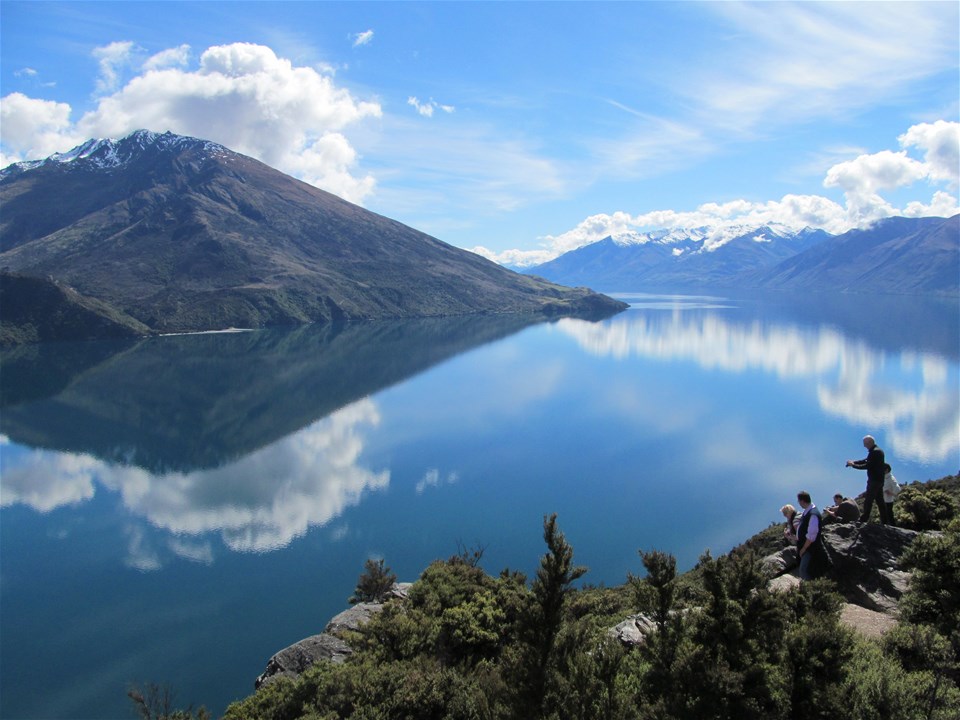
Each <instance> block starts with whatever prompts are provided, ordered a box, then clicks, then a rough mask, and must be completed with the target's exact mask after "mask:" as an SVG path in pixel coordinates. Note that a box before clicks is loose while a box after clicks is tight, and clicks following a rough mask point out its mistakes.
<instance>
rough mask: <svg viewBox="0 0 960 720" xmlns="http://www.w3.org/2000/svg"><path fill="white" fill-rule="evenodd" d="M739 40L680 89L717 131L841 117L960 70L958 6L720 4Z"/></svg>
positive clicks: (716, 9)
mask: <svg viewBox="0 0 960 720" xmlns="http://www.w3.org/2000/svg"><path fill="white" fill-rule="evenodd" d="M706 7H707V8H708V9H709V10H711V11H713V12H715V13H717V14H718V15H720V16H721V17H722V18H723V19H725V20H726V21H727V22H728V23H729V24H730V26H731V28H732V29H733V30H734V31H735V32H736V33H737V36H735V37H732V38H731V39H730V40H729V42H728V44H727V48H726V50H727V52H725V53H722V54H718V55H716V56H714V57H712V58H711V60H712V62H711V63H709V64H704V65H703V69H702V70H700V71H694V72H692V73H691V74H690V75H691V80H690V81H689V82H685V83H683V85H682V87H681V88H680V91H681V92H682V93H683V94H684V95H685V97H687V98H688V100H689V101H690V102H691V103H693V104H694V106H695V107H696V108H698V113H699V114H700V115H702V116H704V117H708V118H713V119H715V122H716V124H717V126H718V127H726V128H728V129H731V130H735V131H752V130H754V129H756V128H758V127H760V126H761V125H763V126H768V125H769V124H770V123H771V122H777V121H789V122H796V121H797V120H803V119H807V118H814V117H819V116H830V117H837V115H838V114H841V113H843V112H846V111H857V110H859V109H860V108H863V107H866V106H868V105H870V104H873V103H875V102H876V101H877V100H878V99H881V98H884V97H889V96H890V95H894V94H900V93H902V92H904V91H905V89H907V90H909V88H910V87H911V86H913V85H915V84H916V83H917V82H918V81H919V80H921V79H923V78H926V77H929V76H932V75H934V74H937V73H940V72H942V71H943V69H944V68H950V67H956V52H957V43H956V37H957V34H956V22H957V19H956V9H955V6H951V5H950V4H949V3H905V4H899V3H882V4H877V3H711V4H708V5H707V6H706Z"/></svg>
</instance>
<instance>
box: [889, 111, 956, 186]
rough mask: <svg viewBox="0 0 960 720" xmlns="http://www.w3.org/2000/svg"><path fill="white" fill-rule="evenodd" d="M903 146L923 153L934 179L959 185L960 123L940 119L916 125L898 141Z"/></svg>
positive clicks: (928, 173)
mask: <svg viewBox="0 0 960 720" xmlns="http://www.w3.org/2000/svg"><path fill="white" fill-rule="evenodd" d="M897 139H898V140H899V141H900V145H901V146H903V147H905V148H908V147H917V148H920V149H921V150H924V156H923V161H924V165H925V167H926V171H927V175H928V177H930V178H931V179H932V180H943V181H946V182H948V183H950V184H951V187H957V185H958V184H960V123H955V122H947V121H945V120H937V121H936V122H935V123H922V124H920V125H914V126H913V127H911V128H910V129H909V130H907V132H905V133H904V134H903V135H901V136H900V137H899V138H897Z"/></svg>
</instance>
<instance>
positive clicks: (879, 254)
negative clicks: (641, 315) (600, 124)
mask: <svg viewBox="0 0 960 720" xmlns="http://www.w3.org/2000/svg"><path fill="white" fill-rule="evenodd" d="M527 272H529V273H531V274H533V275H538V276H540V277H544V278H547V279H549V280H552V281H554V282H558V283H564V284H569V285H586V286H590V287H593V288H598V289H601V290H603V291H605V292H618V291H619V292H626V291H643V290H648V289H656V290H663V289H670V290H677V291H680V290H690V289H698V290H699V289H703V288H716V289H722V288H738V289H744V288H771V289H790V290H813V291H824V290H829V291H841V292H865V293H890V294H933V295H958V294H960V215H957V216H954V217H952V218H949V219H944V218H937V217H930V218H904V217H894V218H887V219H885V220H881V221H879V222H877V223H876V224H874V225H873V226H872V227H870V228H869V229H866V230H851V231H850V232H847V233H844V234H843V235H836V236H834V235H830V234H828V233H826V232H824V231H822V230H812V229H805V230H801V231H799V232H795V231H791V230H789V229H787V228H784V227H780V226H772V225H763V226H759V227H737V228H727V229H724V230H722V231H711V230H708V229H705V228H697V229H692V230H671V231H659V232H653V233H642V234H641V233H634V234H625V235H620V236H616V237H607V238H605V239H603V240H600V241H599V242H595V243H593V244H591V245H586V246H584V247H581V248H578V249H576V250H572V251H570V252H568V253H565V254H564V255H561V256H560V257H558V258H556V259H554V260H551V261H550V262H547V263H544V264H542V265H538V266H536V267H534V268H530V269H529V270H528V271H527Z"/></svg>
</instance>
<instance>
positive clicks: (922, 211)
mask: <svg viewBox="0 0 960 720" xmlns="http://www.w3.org/2000/svg"><path fill="white" fill-rule="evenodd" d="M958 212H960V203H958V202H957V198H955V197H954V196H953V195H950V194H949V193H946V192H944V191H943V190H938V191H937V192H935V193H934V194H933V199H932V200H931V201H930V204H929V205H925V204H924V203H922V202H917V201H913V202H909V203H907V206H906V207H905V208H904V209H903V214H904V216H905V217H953V216H954V215H956V214H957V213H958Z"/></svg>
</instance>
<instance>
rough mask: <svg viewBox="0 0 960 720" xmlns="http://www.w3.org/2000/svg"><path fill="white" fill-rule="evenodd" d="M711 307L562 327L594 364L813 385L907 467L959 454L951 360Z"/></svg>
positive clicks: (919, 329)
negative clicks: (640, 360)
mask: <svg viewBox="0 0 960 720" xmlns="http://www.w3.org/2000/svg"><path fill="white" fill-rule="evenodd" d="M705 300H709V299H698V301H696V302H690V301H689V300H681V299H677V300H675V301H669V299H668V300H667V302H664V299H663V298H649V299H644V300H643V301H642V302H641V303H640V304H639V305H638V306H635V307H634V309H633V310H631V311H628V312H626V313H624V314H621V315H619V316H618V317H616V318H614V319H613V320H611V321H610V322H607V323H604V324H589V323H584V322H581V321H578V320H574V319H564V320H561V321H560V322H559V323H557V328H558V329H559V330H561V331H562V332H565V333H567V334H569V335H570V336H572V337H573V338H575V339H576V340H577V342H578V343H579V344H580V346H581V347H583V348H584V349H585V350H587V351H588V352H591V353H593V354H596V355H602V356H611V357H615V358H620V359H622V358H627V357H631V356H634V357H646V358H653V359H657V360H664V361H671V362H676V361H692V362H695V363H697V364H698V365H699V366H701V367H703V368H707V369H715V370H721V371H725V372H742V371H747V370H751V371H757V370H759V371H763V372H767V373H771V374H773V375H775V376H777V377H778V378H780V379H783V380H789V379H790V378H795V377H806V378H809V377H813V378H816V379H817V383H816V387H817V400H818V402H819V404H820V407H821V409H822V410H823V411H824V412H826V413H828V414H831V415H834V416H837V417H840V418H843V419H845V420H847V421H850V422H852V423H855V424H857V425H859V426H862V427H871V428H875V429H876V430H883V431H884V433H885V436H886V437H888V438H889V439H890V444H891V447H892V448H895V449H896V451H897V453H898V455H899V456H901V457H904V458H911V459H915V460H919V461H924V462H927V461H942V460H945V459H947V458H948V457H949V456H950V454H952V453H953V454H955V453H956V452H957V451H958V449H960V404H958V402H957V397H958V388H957V382H956V381H957V377H956V376H957V366H956V364H955V362H954V363H951V362H950V360H949V359H948V358H947V357H944V356H943V355H940V354H938V353H936V352H932V351H929V350H928V351H923V350H913V349H909V350H901V351H894V350H883V349H878V348H876V347H875V346H873V345H872V344H870V343H869V342H868V341H867V340H864V339H858V338H856V337H851V336H848V335H847V334H845V333H844V332H842V331H840V330H839V329H837V328H836V327H835V326H832V325H810V326H804V325H797V324H792V323H787V322H784V321H778V320H762V321H761V320H756V319H751V320H750V321H749V322H737V321H736V317H737V316H736V314H735V313H734V314H731V313H730V312H729V307H730V305H729V304H723V303H719V302H716V301H706V302H705ZM716 308H727V311H725V312H714V311H713V309H716ZM751 317H752V316H751ZM942 319H943V318H942V317H926V318H925V319H924V322H923V324H922V325H914V326H913V328H912V329H913V330H914V331H915V332H916V334H917V338H918V340H917V342H916V343H913V346H914V347H923V344H924V341H923V340H922V338H923V337H924V331H923V327H925V326H926V325H927V324H928V323H929V324H930V325H931V326H933V327H938V328H939V329H941V330H942V328H943V325H942V324H941V323H940V321H941V320H942ZM901 327H902V326H901ZM929 337H930V336H929V335H927V338H929ZM934 337H936V334H934ZM938 342H939V341H938ZM910 345H911V344H910V343H906V346H907V347H910ZM948 345H949V343H948Z"/></svg>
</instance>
